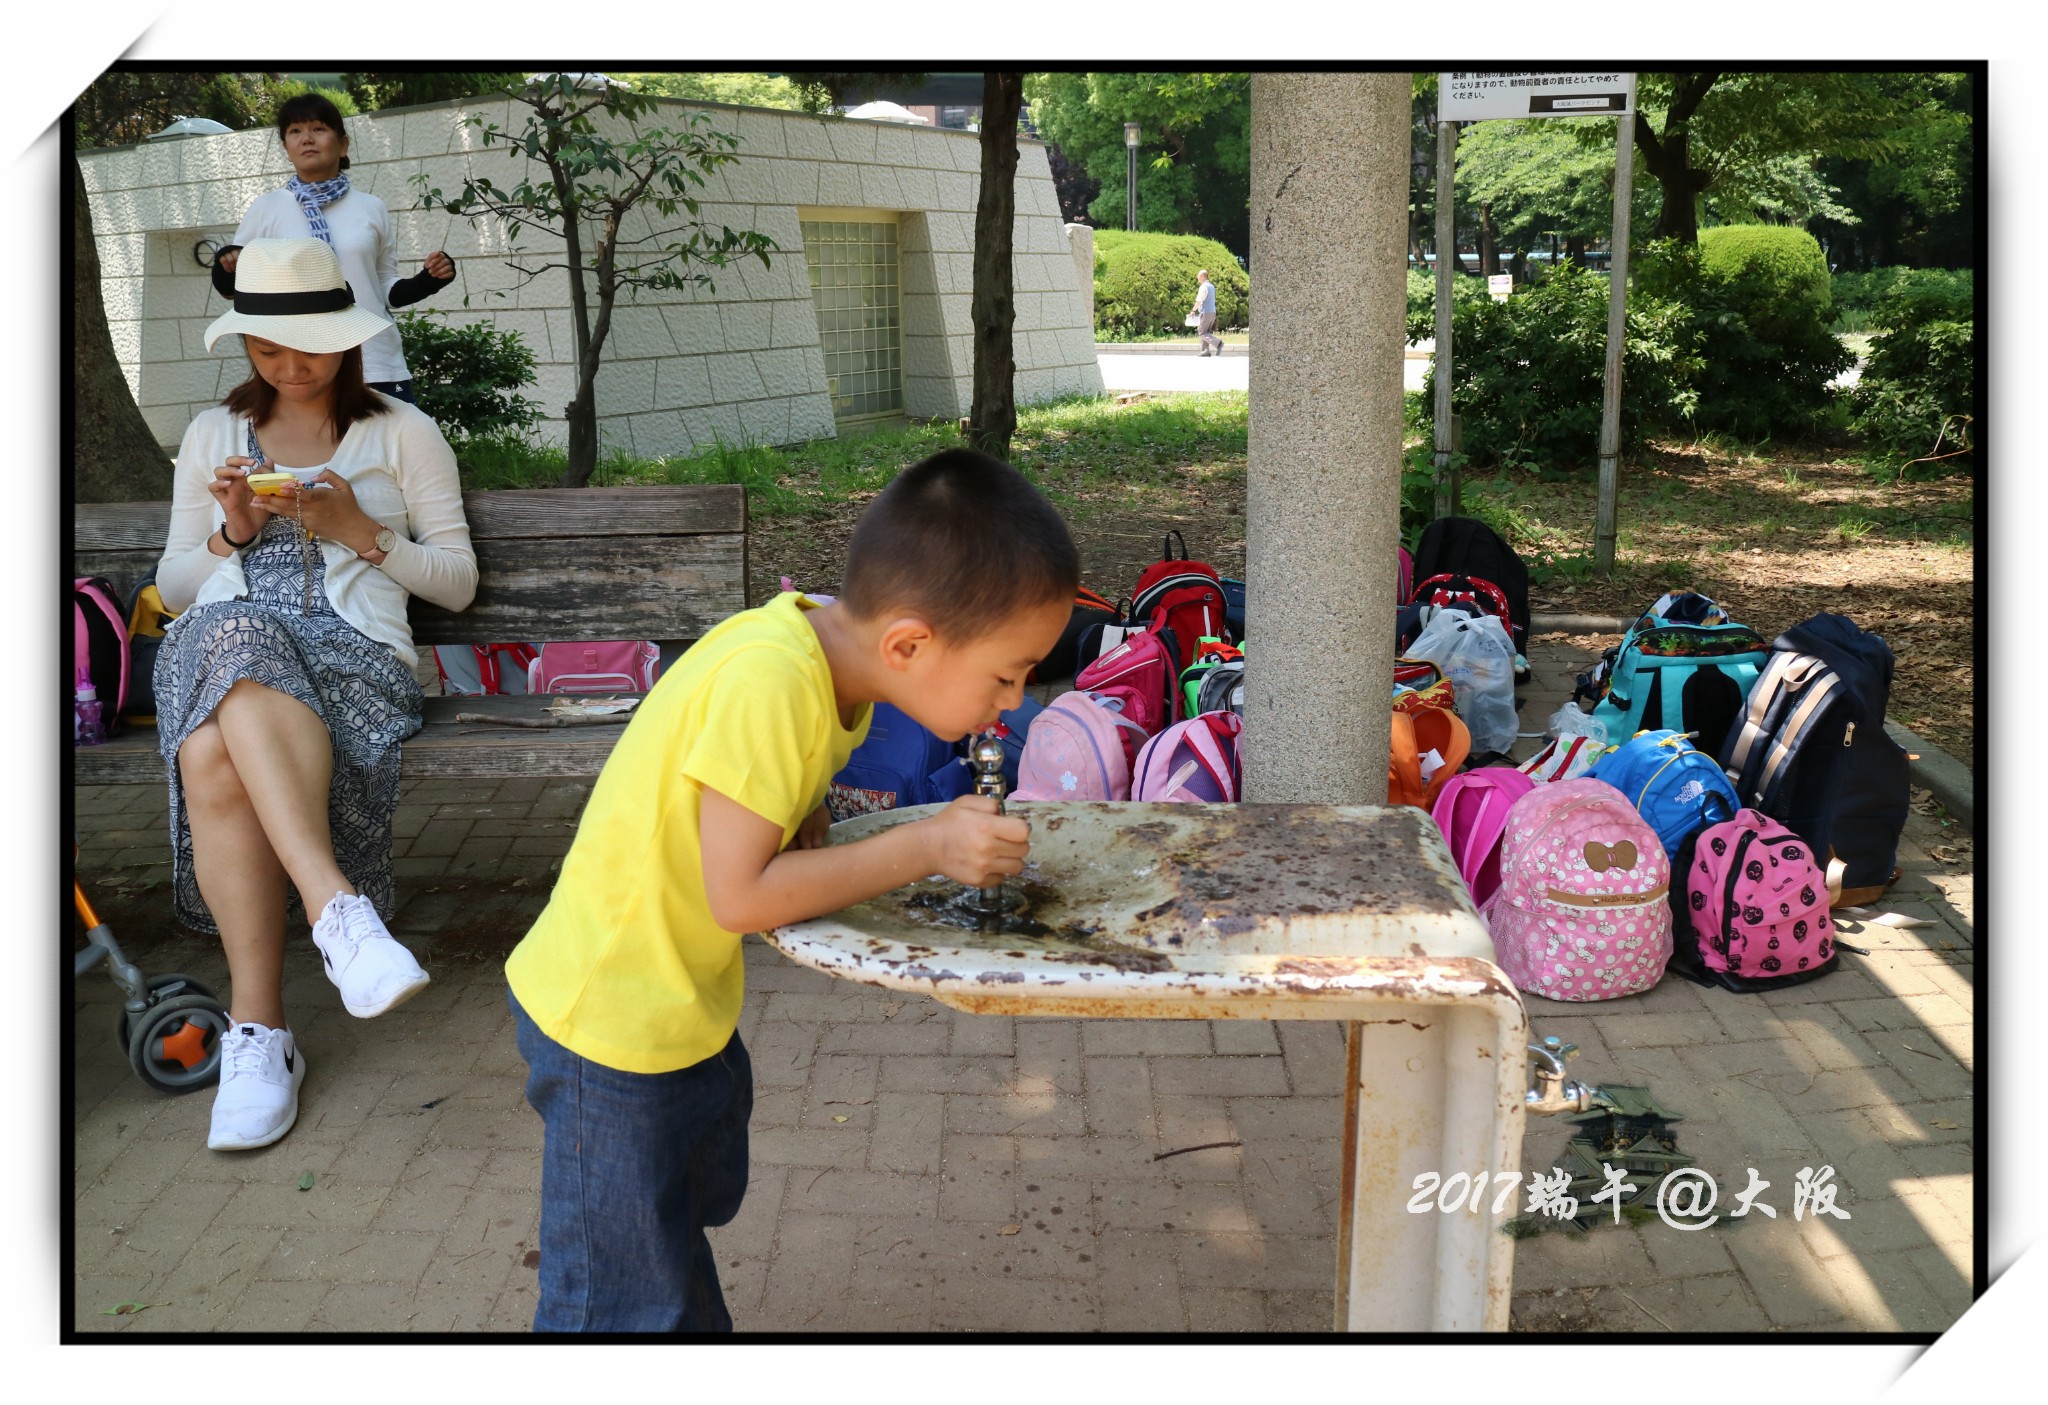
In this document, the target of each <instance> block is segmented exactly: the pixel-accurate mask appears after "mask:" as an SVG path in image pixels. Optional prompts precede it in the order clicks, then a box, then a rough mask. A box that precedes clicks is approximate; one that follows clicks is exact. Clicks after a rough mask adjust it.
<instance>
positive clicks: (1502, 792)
mask: <svg viewBox="0 0 2048 1405" xmlns="http://www.w3.org/2000/svg"><path fill="white" fill-rule="evenodd" d="M1535 788H1536V782H1534V781H1532V780H1530V779H1529V778H1528V777H1527V776H1525V775H1523V774H1522V773H1521V772H1520V771H1515V770H1510V769H1509V768H1508V767H1506V766H1484V767H1481V768H1480V769H1479V770H1477V771H1466V772H1464V773H1463V774H1462V775H1456V776H1452V777H1451V778H1450V780H1448V781H1446V782H1445V783H1444V788H1443V789H1442V790H1441V791H1439V792H1437V797H1436V805H1435V807H1434V808H1433V809H1431V810H1430V812H1429V814H1430V818H1431V819H1433V820H1435V821H1436V827H1437V828H1438V829H1440V830H1442V831H1443V836H1444V843H1446V844H1448V845H1449V846H1450V850H1451V861H1452V862H1453V863H1455V864H1457V866H1458V874H1459V876H1460V877H1462V878H1463V879H1464V880H1465V886H1466V887H1468V888H1470V889H1471V890H1472V901H1473V903H1474V904H1475V905H1477V906H1481V907H1483V906H1485V904H1486V900H1487V899H1488V898H1490V897H1492V896H1493V894H1494V891H1495V890H1496V889H1497V888H1499V887H1500V841H1501V838H1502V836H1504V835H1505V834H1506V833H1507V829H1508V812H1509V811H1510V810H1512V809H1513V808H1514V804H1515V802H1516V801H1517V800H1520V799H1521V798H1522V797H1523V796H1525V795H1527V794H1528V793H1529V792H1530V791H1532V790H1534V789H1535Z"/></svg>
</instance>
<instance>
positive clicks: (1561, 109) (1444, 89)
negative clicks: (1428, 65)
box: [1436, 73, 1636, 122]
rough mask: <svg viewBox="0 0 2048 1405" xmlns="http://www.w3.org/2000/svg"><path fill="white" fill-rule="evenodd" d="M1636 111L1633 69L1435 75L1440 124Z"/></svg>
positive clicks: (1587, 115) (1615, 113)
mask: <svg viewBox="0 0 2048 1405" xmlns="http://www.w3.org/2000/svg"><path fill="white" fill-rule="evenodd" d="M1635 110H1636V76H1635V74H1633V73H1439V74H1438V75H1437V99H1436V115H1437V118H1438V120H1440V121H1444V122H1485V121H1488V120H1490V119H1498V118H1513V117H1620V116H1626V115H1628V114H1629V113H1632V112H1634V111H1635Z"/></svg>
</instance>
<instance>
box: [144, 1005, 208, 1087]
mask: <svg viewBox="0 0 2048 1405" xmlns="http://www.w3.org/2000/svg"><path fill="white" fill-rule="evenodd" d="M227 1027H228V1015H227V1011H225V1010H223V1009H222V1008H221V1007H220V1002H219V1001H217V1000H215V999H214V998H213V997H212V996H210V995H193V994H187V995H174V996H172V997H171V998H170V999H168V1000H165V1001H162V1002H160V1003H158V1004H156V1005H153V1006H151V1007H150V1008H149V1009H148V1010H146V1011H144V1012H143V1013H142V1014H141V1015H139V1016H137V1017H136V1019H135V1021H134V1028H133V1032H132V1033H131V1034H130V1036H129V1041H128V1062H129V1063H130V1064H132V1065H133V1066H134V1068H135V1076H136V1077H138V1078H140V1079H141V1080H142V1081H143V1082H145V1083H147V1084H148V1085H149V1086H150V1087H152V1088H154V1089H156V1090H157V1091H158V1092H160V1093H189V1092H191V1091H193V1090H194V1089H195V1088H204V1087H206V1086H207V1085H208V1084H210V1083H212V1082H214V1081H215V1080H216V1079H217V1078H219V1077H220V1037H221V1035H222V1034H223V1033H225V1032H226V1030H227Z"/></svg>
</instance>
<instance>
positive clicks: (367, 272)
mask: <svg viewBox="0 0 2048 1405" xmlns="http://www.w3.org/2000/svg"><path fill="white" fill-rule="evenodd" d="M321 214H322V216H323V217H324V218H325V219H326V221H327V232H328V233H329V234H331V235H333V236H334V254H335V257H336V258H338V259H339V260H340V261H341V276H342V277H343V278H346V279H347V280H348V286H349V287H350V288H351V289H352V290H354V292H355V295H356V303H357V304H358V305H359V306H362V307H367V308H368V309H370V311H372V312H374V313H376V314H377V315H378V316H379V317H385V318H388V317H390V316H391V285H392V284H394V283H396V282H397V281H398V258H397V255H396V254H395V253H394V252H393V244H392V238H391V211H390V210H389V209H388V208H386V206H385V204H384V202H383V201H382V200H379V199H378V198H377V197H376V196H374V195H372V194H370V193H369V192H368V191H362V190H350V191H349V193H348V194H346V195H344V196H342V197H341V199H339V200H337V201H335V202H334V203H333V204H331V205H328V206H326V207H325V208H324V209H323V210H322V211H321ZM312 237H313V225H312V222H311V221H310V220H308V219H307V218H306V212H305V211H304V210H303V209H301V208H300V207H299V202H298V200H297V199H296V198H295V197H294V196H293V195H292V193H291V192H290V191H289V190H285V189H282V188H280V189H277V190H266V191H264V192H263V194H261V195H259V196H257V197H256V198H255V199H254V200H252V201H250V202H249V210H248V213H247V214H244V215H243V216H242V223H241V224H240V225H239V226H238V227H237V228H236V230H235V241H234V242H235V243H237V244H246V243H248V242H249V241H250V240H251V239H311V238H312ZM363 379H364V380H366V381H371V382H386V383H388V382H391V381H402V380H410V379H412V372H410V371H409V370H407V369H406V365H405V347H404V345H403V344H402V343H401V342H400V341H399V339H398V329H397V328H396V327H392V328H391V329H390V330H388V331H383V332H379V333H377V335H376V336H374V337H371V338H370V339H369V340H368V341H366V342H364V343H363Z"/></svg>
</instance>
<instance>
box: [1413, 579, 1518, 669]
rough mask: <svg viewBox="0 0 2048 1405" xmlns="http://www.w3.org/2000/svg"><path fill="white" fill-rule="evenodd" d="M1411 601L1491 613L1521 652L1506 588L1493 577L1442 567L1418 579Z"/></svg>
mask: <svg viewBox="0 0 2048 1405" xmlns="http://www.w3.org/2000/svg"><path fill="white" fill-rule="evenodd" d="M1409 603H1410V604H1415V605H1435V606H1436V607H1438V608H1439V609H1441V608H1443V607H1444V606H1446V605H1461V606H1466V607H1468V608H1472V609H1476V610H1477V611H1478V612H1479V613H1481V614H1487V615H1492V616H1494V617H1495V618H1497V619H1498V620H1499V621H1500V622H1501V627H1502V628H1503V629H1505V630H1507V632H1508V638H1509V639H1511V640H1513V641H1514V645H1515V651H1516V652H1517V653H1520V652H1521V650H1522V645H1523V640H1522V631H1521V628H1520V627H1519V626H1517V625H1516V624H1515V619H1514V615H1513V613H1512V612H1511V610H1510V609H1509V606H1508V596H1507V592H1506V591H1504V590H1502V589H1501V588H1500V587H1499V586H1497V585H1495V584H1494V583H1493V582H1492V581H1490V580H1486V579H1484V578H1483V577H1480V576H1468V575H1465V574H1463V573H1462V572H1459V571H1445V572H1443V573H1442V574H1440V575H1434V576H1431V577H1430V578H1429V579H1427V580H1424V581H1418V582H1417V583H1416V586H1415V594H1414V595H1413V596H1411V597H1410V598H1409Z"/></svg>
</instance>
